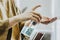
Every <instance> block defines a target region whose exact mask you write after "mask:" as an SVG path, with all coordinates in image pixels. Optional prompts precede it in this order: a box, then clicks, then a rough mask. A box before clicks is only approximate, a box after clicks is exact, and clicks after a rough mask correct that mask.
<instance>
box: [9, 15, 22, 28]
mask: <svg viewBox="0 0 60 40" xmlns="http://www.w3.org/2000/svg"><path fill="white" fill-rule="evenodd" d="M21 21H22V18H21V17H20V15H17V16H13V17H11V18H9V26H10V27H11V26H14V25H15V24H17V23H18V22H21Z"/></svg>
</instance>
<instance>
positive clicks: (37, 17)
mask: <svg viewBox="0 0 60 40" xmlns="http://www.w3.org/2000/svg"><path fill="white" fill-rule="evenodd" d="M32 16H33V17H35V18H36V19H37V20H38V21H39V22H40V20H41V19H40V18H39V16H37V15H33V14H32Z"/></svg>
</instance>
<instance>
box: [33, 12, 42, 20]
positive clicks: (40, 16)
mask: <svg viewBox="0 0 60 40" xmlns="http://www.w3.org/2000/svg"><path fill="white" fill-rule="evenodd" d="M32 14H34V15H37V16H39V18H40V19H42V16H41V15H40V14H38V13H36V12H32Z"/></svg>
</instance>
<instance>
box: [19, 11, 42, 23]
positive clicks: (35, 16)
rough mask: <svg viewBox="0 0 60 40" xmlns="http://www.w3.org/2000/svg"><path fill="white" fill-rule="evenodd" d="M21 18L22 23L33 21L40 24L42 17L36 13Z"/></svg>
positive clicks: (29, 13) (24, 14) (21, 15)
mask: <svg viewBox="0 0 60 40" xmlns="http://www.w3.org/2000/svg"><path fill="white" fill-rule="evenodd" d="M19 17H20V18H21V20H22V21H27V20H33V21H36V22H40V20H41V15H40V14H38V13H36V12H34V11H32V12H27V13H23V14H20V15H19Z"/></svg>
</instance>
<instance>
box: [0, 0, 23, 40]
mask: <svg viewBox="0 0 60 40" xmlns="http://www.w3.org/2000/svg"><path fill="white" fill-rule="evenodd" d="M5 1H6V2H4V0H3V2H2V3H1V4H2V6H4V8H5V11H3V10H2V9H1V8H0V20H6V19H7V18H10V17H13V16H16V15H19V14H20V10H19V9H18V8H17V7H16V6H15V3H14V2H12V0H8V1H7V0H5ZM4 15H5V16H4ZM3 23H4V22H3ZM7 23H8V22H7V21H6V23H5V24H7ZM0 24H1V23H0ZM23 25H24V22H20V23H18V24H16V25H15V26H14V27H12V37H11V38H12V39H11V40H20V32H21V29H22V27H23ZM2 26H3V25H2ZM6 27H8V24H7V25H6ZM3 28H4V26H3ZM2 30H3V34H1V36H0V40H6V37H7V33H8V30H4V29H2ZM0 31H1V30H0ZM0 33H1V32H0Z"/></svg>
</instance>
